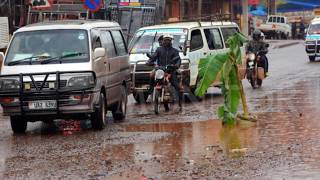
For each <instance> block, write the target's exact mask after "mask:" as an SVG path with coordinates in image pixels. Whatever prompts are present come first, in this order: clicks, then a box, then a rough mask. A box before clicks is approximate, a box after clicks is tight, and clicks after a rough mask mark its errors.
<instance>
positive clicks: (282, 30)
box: [257, 15, 291, 39]
mask: <svg viewBox="0 0 320 180" xmlns="http://www.w3.org/2000/svg"><path fill="white" fill-rule="evenodd" d="M257 28H258V29H259V30H261V31H262V32H263V33H264V34H265V36H266V37H267V38H274V39H287V38H289V37H290V36H291V26H290V25H289V23H288V19H287V17H285V16H278V15H270V16H268V18H267V22H266V23H264V24H261V25H259V26H257Z"/></svg>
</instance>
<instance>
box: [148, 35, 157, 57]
mask: <svg viewBox="0 0 320 180" xmlns="http://www.w3.org/2000/svg"><path fill="white" fill-rule="evenodd" d="M157 34H158V31H157V32H156V34H155V35H154V37H153V41H152V44H151V52H150V53H153V44H154V42H155V41H156V38H157Z"/></svg>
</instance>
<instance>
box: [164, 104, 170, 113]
mask: <svg viewBox="0 0 320 180" xmlns="http://www.w3.org/2000/svg"><path fill="white" fill-rule="evenodd" d="M163 106H164V110H165V111H169V110H170V107H169V103H167V102H164V103H163Z"/></svg>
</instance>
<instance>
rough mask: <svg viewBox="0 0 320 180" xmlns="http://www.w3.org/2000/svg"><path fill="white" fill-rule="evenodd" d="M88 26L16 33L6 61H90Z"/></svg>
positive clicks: (9, 63) (14, 62)
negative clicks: (80, 28) (81, 28)
mask: <svg viewBox="0 0 320 180" xmlns="http://www.w3.org/2000/svg"><path fill="white" fill-rule="evenodd" d="M88 53H89V45H88V35H87V32H86V31H85V30H41V31H40V30H39V31H26V32H18V33H16V34H15V35H14V37H13V40H12V42H11V44H10V48H9V50H8V53H7V56H6V60H5V64H6V65H9V66H13V65H25V64H30V65H31V64H49V63H77V62H87V61H89V54H88Z"/></svg>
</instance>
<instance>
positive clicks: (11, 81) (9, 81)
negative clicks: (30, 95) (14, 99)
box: [0, 77, 20, 91]
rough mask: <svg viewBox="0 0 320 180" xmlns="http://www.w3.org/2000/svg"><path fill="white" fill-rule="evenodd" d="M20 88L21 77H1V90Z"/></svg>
mask: <svg viewBox="0 0 320 180" xmlns="http://www.w3.org/2000/svg"><path fill="white" fill-rule="evenodd" d="M19 88H20V82H19V78H9V77H6V78H1V79H0V90H1V91H5V90H18V89H19Z"/></svg>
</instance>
